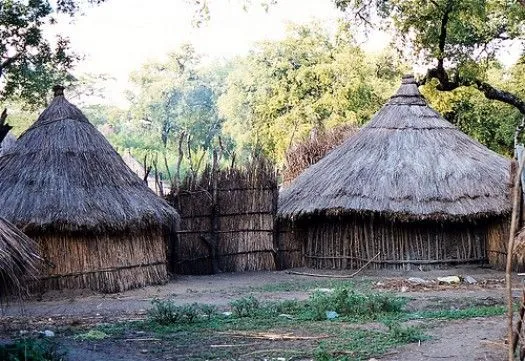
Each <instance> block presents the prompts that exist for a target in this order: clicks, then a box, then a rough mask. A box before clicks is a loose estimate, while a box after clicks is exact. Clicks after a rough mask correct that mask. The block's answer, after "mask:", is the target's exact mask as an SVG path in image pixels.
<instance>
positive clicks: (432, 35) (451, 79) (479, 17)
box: [334, 0, 525, 119]
mask: <svg viewBox="0 0 525 361" xmlns="http://www.w3.org/2000/svg"><path fill="white" fill-rule="evenodd" d="M334 1H335V3H336V4H337V6H339V7H340V8H341V9H343V10H350V11H353V13H354V14H355V15H357V18H358V19H360V20H361V23H364V24H366V25H368V26H371V25H373V21H372V19H373V18H374V16H375V15H379V18H380V19H382V24H383V25H385V24H386V25H392V26H393V29H394V30H395V32H396V34H397V36H398V37H397V38H398V40H399V44H400V46H401V47H404V48H405V49H406V48H411V49H413V55H414V56H415V57H418V58H420V59H422V60H423V62H424V63H425V64H426V65H427V68H428V69H427V71H426V74H425V76H424V78H423V79H422V80H421V82H420V83H421V84H425V83H429V82H431V81H432V80H433V79H435V80H437V83H435V87H436V89H437V90H439V91H452V90H454V89H458V88H461V87H472V88H474V89H476V90H478V91H479V92H481V93H482V94H483V96H484V97H485V98H487V99H490V100H497V101H500V102H503V103H505V104H508V105H510V106H513V107H515V108H516V109H517V110H518V111H519V112H520V113H521V114H522V116H524V117H525V100H524V98H523V97H522V96H520V95H519V94H518V93H516V92H514V91H512V89H511V88H509V87H508V85H507V84H499V86H497V85H496V84H495V83H493V82H491V81H490V79H489V75H490V74H489V70H490V69H491V67H492V64H493V63H494V62H495V61H496V60H497V56H498V51H499V50H500V49H501V48H502V47H504V46H506V45H508V44H510V43H512V42H516V41H521V40H522V39H523V37H524V36H525V2H524V1H522V0H482V1H480V0H334ZM521 44H522V46H523V42H521ZM524 119H525V118H524Z"/></svg>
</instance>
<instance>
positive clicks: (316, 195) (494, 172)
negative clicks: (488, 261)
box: [279, 76, 510, 219]
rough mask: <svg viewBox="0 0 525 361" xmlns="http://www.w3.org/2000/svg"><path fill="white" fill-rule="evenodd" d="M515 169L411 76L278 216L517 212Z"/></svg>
mask: <svg viewBox="0 0 525 361" xmlns="http://www.w3.org/2000/svg"><path fill="white" fill-rule="evenodd" d="M509 171H510V161H509V160H507V159H506V158H504V157H502V156H500V155H498V154H496V153H495V152H493V151H491V150H489V149H487V148H486V147H484V146H483V145H481V144H479V143H478V142H476V141H475V140H473V139H471V138H470V137H468V136H467V135H465V134H464V133H462V132H461V131H460V130H458V129H457V128H456V127H455V126H454V125H452V124H451V123H449V122H447V121H446V120H445V119H443V118H442V117H441V116H440V115H439V114H438V113H437V112H436V111H434V110H433V109H431V108H430V107H429V106H428V105H427V103H426V101H425V99H424V98H423V97H422V96H421V94H420V93H419V90H418V87H417V85H416V82H415V80H414V78H413V77H411V76H406V77H404V78H403V81H402V85H401V87H400V88H399V90H398V91H397V93H396V94H395V95H394V96H392V98H390V100H389V101H388V103H387V104H386V105H385V106H383V108H381V109H380V110H379V112H378V113H377V114H376V115H375V116H374V117H373V118H372V120H371V121H370V122H369V123H368V124H367V125H366V126H364V127H363V128H362V129H361V130H360V131H359V132H358V133H357V134H356V135H354V136H353V137H350V138H349V139H348V140H347V141H345V142H344V143H343V144H342V145H341V146H339V147H338V148H336V149H334V150H333V151H332V152H331V153H329V154H328V155H327V156H326V157H325V158H323V159H322V160H321V161H319V162H318V163H316V164H315V165H313V166H311V167H309V168H308V169H307V170H306V171H304V172H303V173H302V174H301V175H300V176H299V177H298V178H296V179H295V181H293V182H292V183H291V184H290V186H289V187H287V188H286V189H284V190H283V191H282V192H281V194H280V199H279V213H280V214H281V215H283V216H286V217H298V216H300V215H302V214H313V213H327V214H342V213H352V212H358V213H364V212H375V213H381V214H384V215H388V216H391V217H395V218H397V217H399V218H405V219H460V218H464V217H468V218H472V217H482V216H490V215H498V214H502V213H506V212H508V211H509V210H510V202H509V201H508V193H509V188H508V187H509Z"/></svg>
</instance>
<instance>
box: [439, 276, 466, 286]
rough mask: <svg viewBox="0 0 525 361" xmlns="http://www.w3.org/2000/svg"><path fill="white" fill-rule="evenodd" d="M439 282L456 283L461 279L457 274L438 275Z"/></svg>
mask: <svg viewBox="0 0 525 361" xmlns="http://www.w3.org/2000/svg"><path fill="white" fill-rule="evenodd" d="M437 280H438V282H439V283H446V284H449V285H450V284H457V283H460V282H461V279H460V278H459V277H458V276H447V277H438V279H437Z"/></svg>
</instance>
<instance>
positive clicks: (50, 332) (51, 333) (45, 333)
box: [42, 330, 55, 337]
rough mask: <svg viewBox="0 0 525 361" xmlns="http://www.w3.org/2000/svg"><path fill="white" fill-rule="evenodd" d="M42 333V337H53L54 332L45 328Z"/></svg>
mask: <svg viewBox="0 0 525 361" xmlns="http://www.w3.org/2000/svg"><path fill="white" fill-rule="evenodd" d="M42 335H44V337H55V333H54V332H53V331H51V330H45V331H44V332H42Z"/></svg>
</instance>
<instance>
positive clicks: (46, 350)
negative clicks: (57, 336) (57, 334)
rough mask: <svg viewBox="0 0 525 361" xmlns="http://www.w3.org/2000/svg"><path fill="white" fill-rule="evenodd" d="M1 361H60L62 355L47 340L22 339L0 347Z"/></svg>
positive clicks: (54, 344)
mask: <svg viewBox="0 0 525 361" xmlns="http://www.w3.org/2000/svg"><path fill="white" fill-rule="evenodd" d="M0 360H2V361H62V360H65V358H64V353H62V352H61V351H59V349H58V347H57V345H56V343H55V342H54V341H51V340H49V339H33V338H24V339H20V340H16V341H15V342H13V343H9V344H5V345H0Z"/></svg>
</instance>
